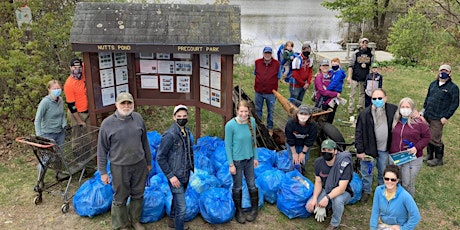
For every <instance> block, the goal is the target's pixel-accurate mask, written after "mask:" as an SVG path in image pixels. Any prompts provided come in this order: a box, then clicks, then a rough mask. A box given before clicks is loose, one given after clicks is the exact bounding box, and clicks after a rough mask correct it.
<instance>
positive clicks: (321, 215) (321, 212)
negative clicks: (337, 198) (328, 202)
mask: <svg viewBox="0 0 460 230" xmlns="http://www.w3.org/2000/svg"><path fill="white" fill-rule="evenodd" d="M314 213H315V214H316V215H315V219H316V221H318V222H323V221H324V219H325V218H326V209H325V208H321V207H318V206H317V207H316V208H315V211H314Z"/></svg>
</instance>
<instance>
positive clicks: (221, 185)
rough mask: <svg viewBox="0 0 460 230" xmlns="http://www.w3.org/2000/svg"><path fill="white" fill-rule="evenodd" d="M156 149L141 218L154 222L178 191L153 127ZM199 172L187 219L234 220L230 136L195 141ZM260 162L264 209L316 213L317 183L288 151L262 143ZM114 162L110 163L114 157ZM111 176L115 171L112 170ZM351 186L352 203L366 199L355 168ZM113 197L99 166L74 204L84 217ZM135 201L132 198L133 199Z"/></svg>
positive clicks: (188, 197) (246, 202) (190, 190)
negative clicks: (310, 205)
mask: <svg viewBox="0 0 460 230" xmlns="http://www.w3.org/2000/svg"><path fill="white" fill-rule="evenodd" d="M147 137H148V139H149V143H150V149H151V152H152V170H151V172H150V174H149V179H148V182H147V183H146V188H145V192H144V205H143V211H142V217H141V220H140V222H142V223H151V222H155V221H158V220H160V219H162V218H163V217H164V216H165V214H166V215H169V214H170V211H171V201H172V194H171V192H170V190H169V186H168V180H167V178H166V177H165V175H164V174H163V172H162V171H161V169H160V167H159V165H158V163H157V162H156V153H157V149H158V146H159V144H160V141H161V134H159V133H158V132H156V131H152V132H148V133H147ZM193 150H194V154H195V155H194V156H195V157H194V161H195V162H194V163H195V169H194V172H193V173H192V174H191V175H190V181H189V186H188V187H187V190H186V193H185V201H186V214H185V221H191V220H193V219H194V218H195V217H196V216H197V215H198V213H200V215H201V216H202V217H203V219H204V220H205V221H206V222H208V223H210V224H221V223H225V222H228V221H231V220H232V219H233V216H234V214H235V205H234V203H233V200H232V194H231V193H232V192H231V191H232V190H231V189H232V183H233V181H232V176H231V174H230V171H229V166H228V162H227V156H226V154H225V144H224V141H223V140H222V139H221V138H219V137H210V136H205V137H201V138H199V139H198V140H197V144H196V145H195V146H193ZM257 151H258V154H259V167H257V168H255V176H256V186H257V187H258V188H259V208H260V207H262V206H263V204H264V201H266V202H268V203H270V204H276V206H277V208H278V209H279V211H280V212H282V213H283V214H284V215H286V216H287V217H288V218H289V219H292V218H306V217H309V216H310V215H312V213H309V212H308V211H307V210H306V209H305V204H306V202H307V200H308V199H309V198H310V197H311V196H312V194H313V183H312V182H311V181H310V180H309V179H307V178H306V177H304V176H303V175H302V174H301V173H299V172H298V171H297V170H294V167H293V165H292V164H291V162H290V161H289V157H288V155H287V154H288V153H287V151H286V150H282V151H278V152H276V151H274V150H269V149H266V148H258V149H257ZM109 164H110V162H109ZM109 176H111V175H110V171H109ZM351 187H352V189H353V192H354V193H355V195H354V196H353V197H352V199H351V201H350V204H353V203H356V202H357V201H359V200H360V199H361V191H362V180H361V178H360V177H359V176H358V174H356V173H354V176H353V180H352V181H351ZM112 198H113V191H112V187H111V185H110V184H109V185H104V184H103V183H102V181H101V179H100V174H99V172H98V171H97V172H96V173H95V174H94V176H93V177H92V178H91V179H89V180H88V181H86V182H85V183H84V184H83V185H82V186H81V187H80V188H79V189H78V191H77V192H76V194H75V196H74V198H73V206H74V208H75V211H76V213H77V214H78V215H80V216H87V217H90V218H92V217H94V216H96V215H99V214H103V213H105V212H108V211H110V207H111V203H112ZM128 202H129V201H128ZM242 206H243V207H242V208H243V209H246V210H250V208H251V202H250V197H249V190H248V187H247V185H246V181H245V180H244V179H243V202H242Z"/></svg>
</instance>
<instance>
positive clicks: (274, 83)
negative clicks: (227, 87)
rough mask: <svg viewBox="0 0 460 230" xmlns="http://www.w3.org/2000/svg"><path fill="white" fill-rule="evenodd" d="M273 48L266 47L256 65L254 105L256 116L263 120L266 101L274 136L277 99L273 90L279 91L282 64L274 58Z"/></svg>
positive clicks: (271, 131)
mask: <svg viewBox="0 0 460 230" xmlns="http://www.w3.org/2000/svg"><path fill="white" fill-rule="evenodd" d="M272 52H273V51H272V48H271V47H269V46H266V47H264V49H263V57H262V58H259V59H257V60H256V61H255V63H254V75H255V79H254V103H255V106H256V114H257V116H258V117H259V118H260V120H263V119H262V109H263V106H264V101H265V103H266V105H267V129H268V132H269V133H270V135H273V112H274V110H275V102H276V98H275V95H274V94H273V90H278V72H279V69H280V63H279V61H277V60H276V59H274V58H273V56H272Z"/></svg>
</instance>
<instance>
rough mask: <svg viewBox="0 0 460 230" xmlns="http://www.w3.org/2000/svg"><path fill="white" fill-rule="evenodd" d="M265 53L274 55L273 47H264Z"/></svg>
mask: <svg viewBox="0 0 460 230" xmlns="http://www.w3.org/2000/svg"><path fill="white" fill-rule="evenodd" d="M264 53H273V50H272V47H269V46H265V47H264Z"/></svg>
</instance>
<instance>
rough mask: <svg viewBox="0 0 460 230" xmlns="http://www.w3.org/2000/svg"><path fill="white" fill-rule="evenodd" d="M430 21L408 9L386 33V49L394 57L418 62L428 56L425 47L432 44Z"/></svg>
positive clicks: (432, 35)
mask: <svg viewBox="0 0 460 230" xmlns="http://www.w3.org/2000/svg"><path fill="white" fill-rule="evenodd" d="M433 37H434V34H433V30H432V28H431V22H430V21H429V20H428V19H427V18H426V17H425V16H424V15H422V14H420V13H418V12H415V11H413V10H410V11H409V13H408V14H407V15H405V16H403V17H400V18H399V19H398V20H397V21H396V22H395V23H394V24H393V26H392V27H390V33H389V34H388V43H389V46H388V47H387V49H388V51H390V52H391V53H393V54H394V55H395V57H397V58H402V59H408V60H409V61H411V62H419V61H420V60H422V59H424V58H425V57H428V56H429V53H428V52H427V49H426V47H430V46H432V45H433V43H432V41H433Z"/></svg>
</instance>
